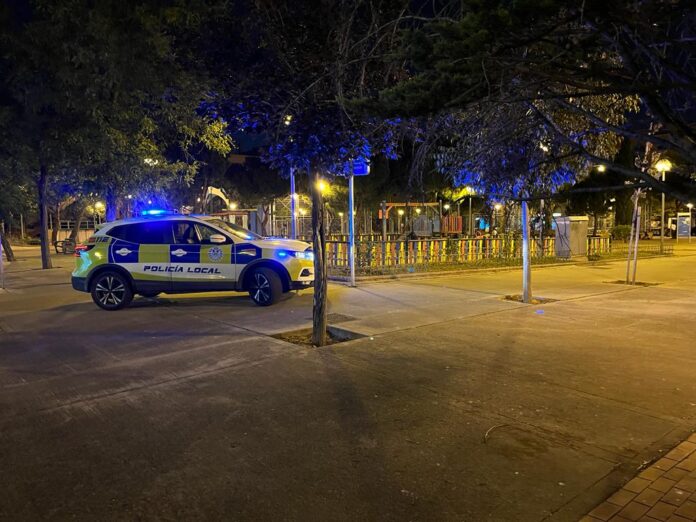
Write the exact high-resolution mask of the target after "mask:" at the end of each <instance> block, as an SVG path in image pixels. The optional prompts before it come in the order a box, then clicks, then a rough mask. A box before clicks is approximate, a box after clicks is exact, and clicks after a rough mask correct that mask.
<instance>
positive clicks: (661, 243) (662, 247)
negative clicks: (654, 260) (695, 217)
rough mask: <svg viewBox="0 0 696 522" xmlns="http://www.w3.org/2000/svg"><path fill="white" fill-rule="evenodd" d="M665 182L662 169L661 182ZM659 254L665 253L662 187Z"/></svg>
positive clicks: (663, 195)
mask: <svg viewBox="0 0 696 522" xmlns="http://www.w3.org/2000/svg"><path fill="white" fill-rule="evenodd" d="M664 182H665V171H664V170H663V171H662V183H663V184H664ZM660 228H661V230H660V254H664V253H665V228H666V227H665V192H664V188H663V189H662V213H661V214H660Z"/></svg>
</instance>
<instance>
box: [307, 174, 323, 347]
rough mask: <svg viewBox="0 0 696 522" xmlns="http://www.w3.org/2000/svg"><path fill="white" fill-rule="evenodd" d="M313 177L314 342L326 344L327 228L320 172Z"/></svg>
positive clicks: (317, 344)
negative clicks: (325, 227)
mask: <svg viewBox="0 0 696 522" xmlns="http://www.w3.org/2000/svg"><path fill="white" fill-rule="evenodd" d="M310 179H311V191H312V243H313V248H314V302H313V305H312V344H313V345H314V346H324V345H325V344H326V321H327V317H326V307H327V306H326V305H327V274H326V230H325V229H324V198H323V196H322V194H321V190H319V188H318V186H317V184H318V181H319V174H318V173H316V174H314V175H313V176H311V175H310Z"/></svg>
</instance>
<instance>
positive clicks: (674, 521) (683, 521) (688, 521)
mask: <svg viewBox="0 0 696 522" xmlns="http://www.w3.org/2000/svg"><path fill="white" fill-rule="evenodd" d="M667 522H694V519H693V518H684V517H680V516H679V515H672V516H671V517H669V518H668V519H667Z"/></svg>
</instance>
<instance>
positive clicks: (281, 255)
mask: <svg viewBox="0 0 696 522" xmlns="http://www.w3.org/2000/svg"><path fill="white" fill-rule="evenodd" d="M278 257H288V253H287V252H286V251H285V250H278Z"/></svg>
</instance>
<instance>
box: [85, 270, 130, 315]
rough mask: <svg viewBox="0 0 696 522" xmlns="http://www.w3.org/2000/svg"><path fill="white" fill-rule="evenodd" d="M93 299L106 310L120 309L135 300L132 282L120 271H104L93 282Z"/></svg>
mask: <svg viewBox="0 0 696 522" xmlns="http://www.w3.org/2000/svg"><path fill="white" fill-rule="evenodd" d="M91 294H92V300H93V301H94V302H95V303H96V305H97V306H99V307H100V308H103V309H104V310H120V309H121V308H123V307H124V306H128V305H129V304H130V302H131V301H132V300H133V291H132V290H131V287H130V283H129V282H128V281H127V280H126V278H125V277H124V276H122V275H121V274H119V273H118V272H111V271H108V272H102V273H101V274H99V275H97V276H96V277H95V278H94V281H93V282H92V291H91Z"/></svg>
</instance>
